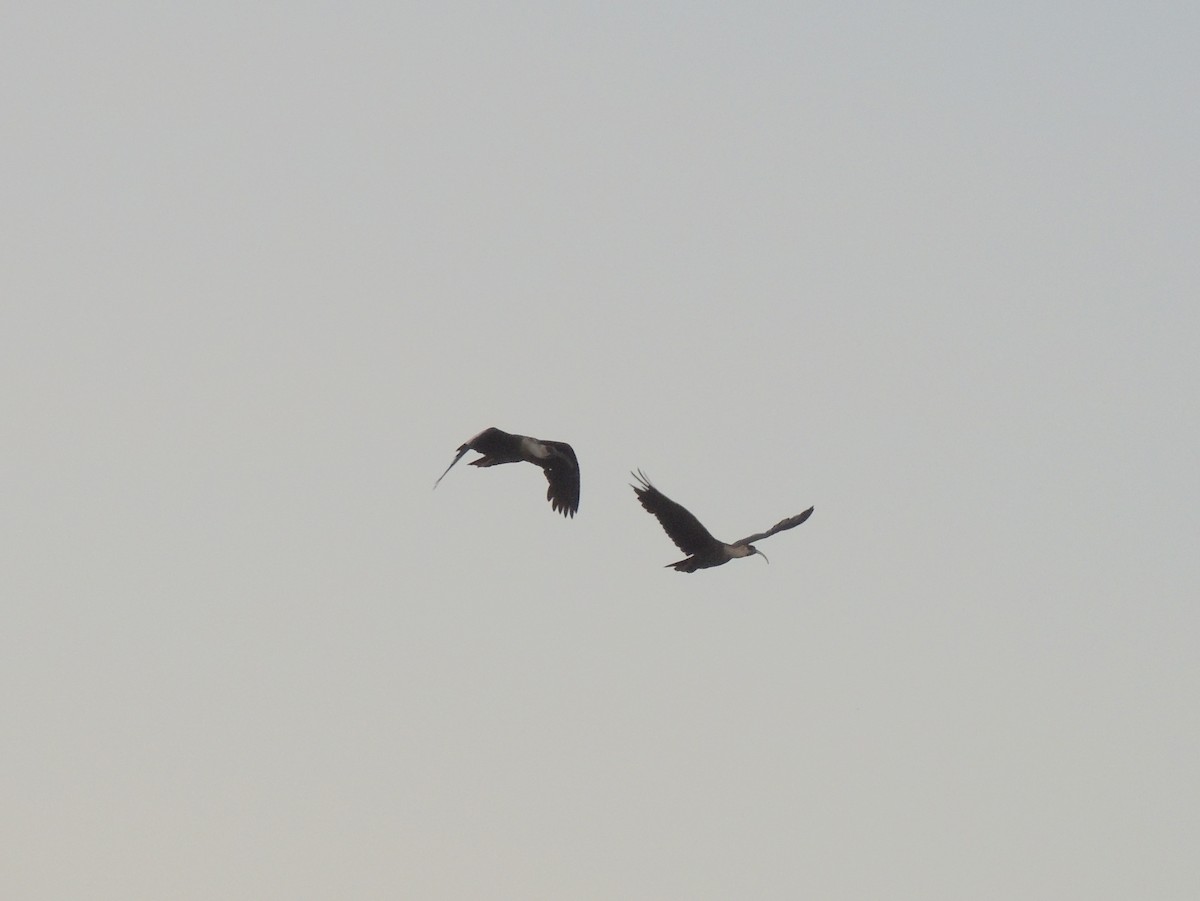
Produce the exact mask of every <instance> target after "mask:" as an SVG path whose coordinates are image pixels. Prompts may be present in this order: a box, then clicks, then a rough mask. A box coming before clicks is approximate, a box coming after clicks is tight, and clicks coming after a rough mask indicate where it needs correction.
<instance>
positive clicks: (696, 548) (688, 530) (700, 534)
mask: <svg viewBox="0 0 1200 901" xmlns="http://www.w3.org/2000/svg"><path fill="white" fill-rule="evenodd" d="M633 477H634V478H635V479H637V480H638V482H640V483H641V487H638V486H637V485H631V486H630V487H631V488H633V490H634V492H635V493H636V494H637V498H638V500H639V501H641V502H642V506H643V507H645V508H646V511H647V512H648V513H651V514H652V515H653V516H654V518H655V519H657V520H658V522H659V525H661V526H662V527H663V531H664V532H666V533H667V536H668V537H669V538H670V539H671V540H672V541H674V542H675V546H676V547H678V548H679V549H680V550H681V551H683V552H684V553H685V554H702V553H704V552H705V551H709V550H711V549H712V548H713V546H714V545H718V544H720V542H719V541H717V539H715V538H713V537H712V535H711V534H710V533H709V531H708V529H706V528H704V526H703V525H701V524H700V520H698V519H696V517H695V516H693V515H692V514H691V513H690V512H689V511H688V510H687V508H685V507H683V506H682V505H681V504H677V503H675V501H673V500H671V499H670V498H669V497H667V496H666V495H665V494H663V493H662V492H661V491H659V490H658V489H657V488H655V487H654V486H653V485H651V484H650V480H649V479H647V478H646V476H645V475H644V474H643V473H641V472H640V471H639V472H635V473H633Z"/></svg>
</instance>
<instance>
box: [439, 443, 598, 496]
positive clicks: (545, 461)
mask: <svg viewBox="0 0 1200 901" xmlns="http://www.w3.org/2000/svg"><path fill="white" fill-rule="evenodd" d="M469 450H473V451H478V452H479V453H480V454H482V455H483V456H481V457H480V458H479V459H478V460H472V461H471V465H472V466H499V465H501V464H503V463H533V464H535V465H537V466H540V467H541V468H542V471H543V472H544V473H545V474H546V481H547V482H549V483H550V487H549V488H548V489H547V490H546V500H548V501H550V506H551V507H552V508H553V509H554V510H555V512H557V513H561V514H562V515H563V516H572V517H573V516H574V515H575V513H576V511H577V510H579V461H578V460H576V459H575V451H574V450H573V449H572V448H571V445H569V444H567V443H566V442H565V441H543V440H541V439H539V438H530V437H529V436H528V435H514V434H511V433H509V432H505V431H503V430H501V429H497V428H490V429H484V430H483V431H482V432H480V433H479V434H478V435H476V436H475V437H474V438H472V439H470V440H469V441H467V442H466V443H464V444H461V445H459V448H458V452H457V456H456V457H455V458H454V459H453V460H452V461H451V463H450V465H449V466H447V467H446V472H449V471H450V470H451V469H453V468H454V464H455V463H457V462H458V461H459V460H461V459H462V458H463V454H465V453H466V452H467V451H469ZM446 472H443V473H442V474H441V475H440V476H438V480H437V482H434V483H433V487H434V488H436V487H437V486H438V482H440V481H441V480H442V479H443V478H445V477H446Z"/></svg>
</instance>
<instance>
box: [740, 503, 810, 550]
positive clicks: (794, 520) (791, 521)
mask: <svg viewBox="0 0 1200 901" xmlns="http://www.w3.org/2000/svg"><path fill="white" fill-rule="evenodd" d="M813 509H814V508H813V507H809V508H808V509H807V510H805V511H804V512H803V513H797V514H796V515H795V516H789V517H788V518H787V519H781V520H779V522H777V523H775V525H773V526H771V528H769V529H767V531H765V532H756V533H755V534H753V535H747V536H746V537H745V538H742V539H740V540H739V541H735V542H734V544H735V545H737V544H751V543H752V542H755V541H762V540H763V539H764V538H770V537H771V536H772V535H774V534H775V533H776V532H786V531H787V530H788V529H794V528H796V526H798V525H800V523H802V522H804V520H806V519H808V518H809V517H810V516H812V512H813Z"/></svg>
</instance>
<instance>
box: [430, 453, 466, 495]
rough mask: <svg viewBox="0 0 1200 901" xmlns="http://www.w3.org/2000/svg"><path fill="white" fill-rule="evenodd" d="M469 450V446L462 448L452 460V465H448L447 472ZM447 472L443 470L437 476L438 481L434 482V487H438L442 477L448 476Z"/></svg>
mask: <svg viewBox="0 0 1200 901" xmlns="http://www.w3.org/2000/svg"><path fill="white" fill-rule="evenodd" d="M469 450H470V448H469V447H464V448H463V449H462V450H460V451H459V452H458V456H457V457H455V458H454V459H453V460H451V461H450V465H449V466H447V467H446V472H449V471H450V470H452V469H453V468H454V464H455V463H457V462H458V461H459V460H461V459H462V458H463V457H464V456H465V455H466V453H467V451H469ZM446 472H443V473H442V474H441V475H440V476H438V477H437V482H434V483H433V487H434V488H437V486H438V482H440V481H441V480H442V479H444V478H446Z"/></svg>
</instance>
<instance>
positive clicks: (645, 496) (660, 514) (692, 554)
mask: <svg viewBox="0 0 1200 901" xmlns="http://www.w3.org/2000/svg"><path fill="white" fill-rule="evenodd" d="M631 475H632V476H633V477H634V478H635V479H637V480H638V483H639V484H638V485H630V486H629V487H630V488H632V489H633V490H634V493H635V494H637V499H638V500H639V501H641V502H642V506H643V507H645V508H646V510H647V512H649V513H652V514H653V515H654V518H655V519H657V520H658V522H659V524H660V525H661V526H662V527H663V531H664V532H666V533H667V536H668V537H669V538H670V539H671V540H672V541H674V542H675V545H676V546H677V547H678V548H679V549H680V550H681V551H683V552H684V553H685V554H687V555H688V556H687V557H686V558H685V559H683V560H680V561H679V562H678V563H668V564H667V566H670V567H674V568H675V570H676V572H681V573H694V572H695V571H696V570H698V569H708V568H709V567H710V566H720V565H721V564H722V563H728V562H729V561H730V560H733V559H734V558H735V557H749V556H750V555H751V554H758V555H759V556H760V557H762V558H763V559H764V560H767V555H766V554H764V553H763V552H762V551H760V550H759V549H758V548H756V547H755V546H754V545H753V544H751V542H752V541H761V540H762V539H764V538H770V537H771V536H772V535H774V534H775V533H776V532H782V531H784V530H786V529H794V528H795V527H796V526H798V525H800V523H802V522H804V520H806V519H808V518H809V517H810V516H812V512H813V508H812V507H809V508H808V509H807V510H805V511H804V512H803V513H797V514H796V515H795V516H789V517H788V518H787V519H781V520H780V521H779V522H777V523H775V525H773V526H771V528H769V529H767V531H765V532H758V533H756V534H754V535H747V536H746V537H745V538H739V539H738V540H737V541H735V542H733V544H726V543H725V542H724V541H718V540H717V539H716V538H713V537H712V535H711V534H710V533H709V531H708V529H706V528H704V526H703V525H701V523H700V520H698V519H696V517H695V516H693V515H692V513H691V512H690V511H689V510H688V509H687V508H686V507H684V506H683V505H682V504H677V503H675V501H673V500H671V499H670V498H669V497H667V496H666V495H665V494H663V493H662V492H661V491H659V490H658V489H657V488H655V487H654V486H653V485H651V484H650V480H649V479H647V478H646V476H645V474H644V473H643V472H642V471H641V470H638V471H637V472H635V473H631ZM767 562H768V563H770V562H771V561H770V560H767Z"/></svg>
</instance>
